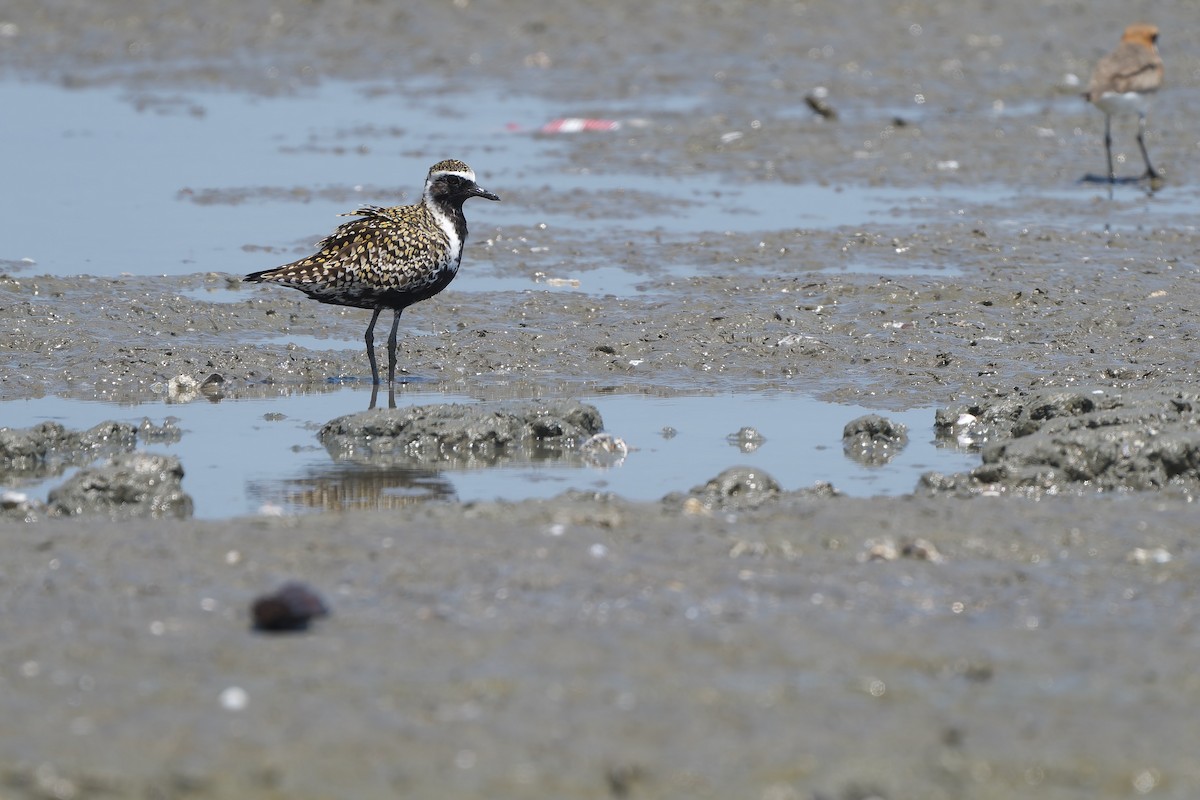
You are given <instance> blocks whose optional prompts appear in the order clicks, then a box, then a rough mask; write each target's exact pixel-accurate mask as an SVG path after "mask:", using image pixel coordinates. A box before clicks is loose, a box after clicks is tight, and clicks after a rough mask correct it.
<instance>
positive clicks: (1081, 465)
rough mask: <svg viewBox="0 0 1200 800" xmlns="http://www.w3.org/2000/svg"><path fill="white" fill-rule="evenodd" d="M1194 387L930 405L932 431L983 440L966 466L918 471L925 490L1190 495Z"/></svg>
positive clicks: (1196, 432) (1195, 489)
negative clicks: (972, 464)
mask: <svg viewBox="0 0 1200 800" xmlns="http://www.w3.org/2000/svg"><path fill="white" fill-rule="evenodd" d="M1198 410H1200V395H1198V394H1193V393H1186V394H1185V393H1179V392H1131V393H1127V394H1115V393H1098V394H1083V393H1070V392H1047V393H1036V394H1032V395H1027V396H1017V397H1007V398H1003V399H1001V400H999V401H997V402H996V403H994V404H991V405H986V406H966V407H956V408H952V409H946V410H944V411H939V412H938V415H937V416H938V423H937V424H938V428H939V432H941V431H948V432H950V433H951V434H952V435H955V436H958V437H959V438H960V441H961V440H962V439H963V437H966V438H967V439H974V440H975V441H977V442H986V444H984V445H983V447H982V448H981V450H980V453H981V457H982V461H983V463H982V464H981V465H980V466H978V467H976V468H975V469H973V470H971V471H970V472H968V473H959V474H956V475H940V474H936V473H929V474H926V475H924V476H922V479H921V486H922V487H923V488H925V489H926V490H928V491H930V492H932V493H939V494H941V493H953V494H977V493H980V492H1000V491H1012V490H1016V491H1021V492H1026V493H1034V494H1041V493H1061V492H1068V491H1070V492H1093V491H1098V490H1099V491H1113V490H1135V491H1141V490H1149V489H1164V488H1168V487H1175V488H1180V489H1183V490H1184V491H1186V492H1189V493H1200V421H1198V419H1197V411H1198Z"/></svg>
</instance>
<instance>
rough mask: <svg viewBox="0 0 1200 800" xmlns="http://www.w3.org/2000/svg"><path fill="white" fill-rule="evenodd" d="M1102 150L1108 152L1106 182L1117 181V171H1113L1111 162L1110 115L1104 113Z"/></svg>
mask: <svg viewBox="0 0 1200 800" xmlns="http://www.w3.org/2000/svg"><path fill="white" fill-rule="evenodd" d="M1104 152H1105V153H1107V154H1108V182H1109V183H1116V182H1117V173H1116V172H1114V171H1113V162H1112V115H1111V114H1105V115H1104Z"/></svg>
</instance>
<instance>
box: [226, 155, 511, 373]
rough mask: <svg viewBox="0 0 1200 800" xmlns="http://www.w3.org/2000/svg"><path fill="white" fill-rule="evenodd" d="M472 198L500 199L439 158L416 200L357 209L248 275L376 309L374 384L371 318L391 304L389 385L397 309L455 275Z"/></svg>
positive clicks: (458, 165) (459, 165)
mask: <svg viewBox="0 0 1200 800" xmlns="http://www.w3.org/2000/svg"><path fill="white" fill-rule="evenodd" d="M471 197H484V198H487V199H488V200H499V199H500V198H499V197H497V196H496V195H494V194H492V193H491V192H489V191H487V190H485V189H482V188H480V187H479V186H478V184H476V183H475V172H474V171H473V170H472V169H471V168H470V167H468V166H467V165H466V164H464V163H463V162H462V161H458V160H453V159H451V160H447V161H439V162H438V163H437V164H434V165H433V166H432V167H430V168H429V175H428V177H427V178H426V179H425V189H424V191H423V192H422V196H421V202H419V203H417V204H416V205H411V206H393V207H391V208H382V207H380V206H364V207H362V208H359V209H358V210H356V211H354V212H352V214H348V215H346V216H354V217H356V219H354V220H351V221H350V222H347V223H344V224H342V225H340V226H338V228H337V230H335V231H334V232H333V233H331V234H330V235H329V236H327V237H325V238H324V239H322V240H321V241H320V242H319V243H318V244H317V247H318V248H319V249H318V251H317V252H316V253H315V254H313V255H311V256H309V257H308V258H302V259H300V260H299V261H293V262H292V263H290V264H284V265H283V266H281V267H275V268H274V269H268V270H263V271H262V272H255V273H252V274H250V275H247V276H246V277H245V280H247V281H251V282H255V283H278V284H281V285H283V286H290V287H292V288H293V289H299V290H300V291H302V292H304V293H305V294H307V295H308V296H309V297H311V298H313V299H314V300H318V301H320V302H322V303H332V304H335V305H343V306H355V307H357V308H369V309H373V310H374V312H375V313H374V314H372V315H371V323H370V325H368V326H367V334H366V337H365V339H366V344H367V357H368V359H369V360H370V362H371V379H372V381H374V382H375V383H379V369H378V366H377V365H376V362H375V347H374V344H375V338H374V331H375V322H376V320H378V318H379V314H380V312H381V311H382V310H383V309H385V308H390V309H392V310H393V311H394V312H395V316H394V318H393V320H392V330H391V335H390V336H389V337H388V383H389V384H390V383H393V382H394V381H395V378H396V330H397V328H398V327H399V323H400V314H401V312H402V311H404V309H405V308H407V307H408V306H411V305H412V304H413V303H419V302H420V301H422V300H427V299H428V298H430V297H433V296H434V295H435V294H437V293H438V292H440V291H442V289H445V288H446V286H447V285H449V283H450V281H452V280H454V276H455V275H456V274H457V273H458V265H459V263H460V262H461V261H462V251H463V245H464V244H465V243H466V240H467V221H466V218H465V217H464V216H463V208H462V207H463V203H464V202H465V201H466V200H468V199H469V198H471Z"/></svg>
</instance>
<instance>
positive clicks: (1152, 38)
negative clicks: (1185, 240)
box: [1083, 23, 1163, 183]
mask: <svg viewBox="0 0 1200 800" xmlns="http://www.w3.org/2000/svg"><path fill="white" fill-rule="evenodd" d="M1157 42H1158V28H1157V27H1156V26H1154V25H1148V24H1146V23H1137V24H1134V25H1130V26H1129V27H1128V28H1126V29H1125V33H1124V35H1122V36H1121V43H1120V44H1118V45H1117V49H1115V50H1113V51H1112V52H1111V53H1109V54H1108V55H1106V56H1105V57H1104V58H1102V59H1100V61H1099V62H1097V64H1096V68H1095V70H1093V71H1092V79H1091V81H1090V82H1089V83H1088V89H1087V92H1086V93H1085V94H1084V95H1083V96H1084V97H1085V98H1086V99H1087V100H1088V102H1090V103H1093V104H1094V105H1095V106H1096V107H1097V108H1099V109H1100V110H1101V111H1103V112H1104V149H1105V152H1107V153H1108V181H1109V183H1114V182H1115V181H1116V173H1115V172H1114V170H1113V156H1112V117H1113V115H1114V114H1116V115H1118V116H1123V115H1130V114H1137V118H1138V133H1137V143H1138V147H1140V148H1141V149H1142V159H1143V160H1144V161H1145V162H1146V175H1145V177H1147V178H1150V179H1151V180H1154V179H1156V178H1159V177H1160V176H1159V173H1158V172H1156V171H1155V169H1154V167H1152V166H1150V154H1149V153H1147V152H1146V142H1145V141H1144V139H1143V138H1142V137H1143V135H1144V134H1145V133H1146V114H1148V113H1149V112H1150V100H1151V98H1152V97H1153V96H1154V93H1155V92H1157V91H1158V90H1159V89H1160V88H1161V87H1162V83H1163V60H1162V58H1161V57H1160V56H1159V54H1158V48H1157V47H1156V46H1155V45H1156V44H1157Z"/></svg>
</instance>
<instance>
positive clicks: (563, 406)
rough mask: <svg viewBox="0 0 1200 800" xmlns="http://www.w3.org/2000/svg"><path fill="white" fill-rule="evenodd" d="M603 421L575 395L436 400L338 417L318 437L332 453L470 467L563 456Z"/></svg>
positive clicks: (361, 459) (372, 460)
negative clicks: (492, 401) (481, 401)
mask: <svg viewBox="0 0 1200 800" xmlns="http://www.w3.org/2000/svg"><path fill="white" fill-rule="evenodd" d="M603 427H604V424H603V421H602V420H601V418H600V412H599V411H597V410H596V408H595V407H593V406H590V405H587V404H585V403H579V402H576V401H573V400H560V401H552V402H537V401H532V402H521V403H507V404H502V405H499V406H497V405H470V406H465V405H459V404H448V403H441V404H435V405H428V406H413V407H410V408H401V409H375V410H372V411H364V412H361V413H358V414H351V415H349V416H345V417H338V418H337V419H335V420H332V421H330V422H328V423H326V424H325V425H324V427H322V428H321V432H320V434H319V437H320V439H321V442H322V444H324V445H325V449H326V450H328V451H329V454H330V456H332V457H333V459H334V460H335V461H350V462H354V463H364V464H394V463H413V464H421V465H432V464H437V465H448V464H453V465H455V466H468V467H470V466H490V465H493V464H496V463H498V462H500V461H502V460H507V459H516V458H529V459H533V460H539V459H549V458H562V457H564V456H566V455H568V454H573V453H577V450H578V447H579V445H580V443H581V442H583V441H585V440H587V439H588V438H589V437H591V436H592V435H594V434H596V433H599V432H600V431H601V430H603Z"/></svg>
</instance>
